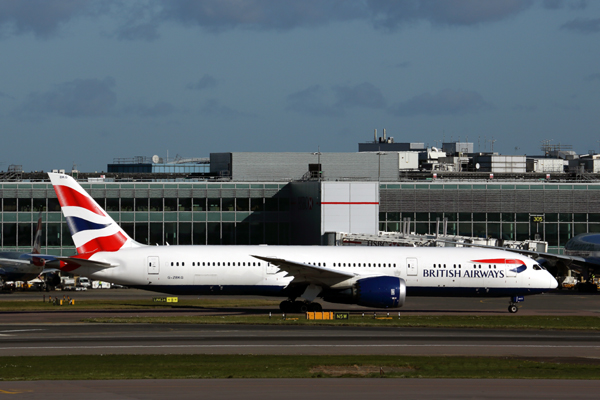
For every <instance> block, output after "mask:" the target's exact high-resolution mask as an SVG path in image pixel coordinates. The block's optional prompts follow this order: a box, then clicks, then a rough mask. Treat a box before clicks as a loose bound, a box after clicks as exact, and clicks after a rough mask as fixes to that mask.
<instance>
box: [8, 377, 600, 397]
mask: <svg viewBox="0 0 600 400" xmlns="http://www.w3.org/2000/svg"><path fill="white" fill-rule="evenodd" d="M599 388H600V384H599V383H598V381H573V380H519V379H202V380H198V379H185V380H181V379H177V380H163V379H147V380H125V381H114V380H110V381H68V382H65V381H35V382H0V398H4V397H6V398H15V399H25V400H28V399H39V398H43V399H45V400H54V399H60V400H70V399H75V400H79V399H82V398H85V399H87V400H96V399H98V400H105V399H107V398H110V399H114V400H120V399H160V400H162V399H165V398H177V399H182V400H186V399H194V400H195V399H198V398H204V399H240V398H243V399H247V400H271V399H273V400H279V399H281V398H285V399H288V400H296V399H297V400H304V399H307V398H309V399H312V400H331V399H336V398H343V399H345V400H364V399H365V398H402V399H403V400H412V399H415V400H416V399H418V400H438V399H509V398H512V399H540V400H549V399H569V400H579V399H581V400H584V399H585V400H587V399H597V398H598V389H599ZM3 395H4V396H3ZM10 395H12V396H10Z"/></svg>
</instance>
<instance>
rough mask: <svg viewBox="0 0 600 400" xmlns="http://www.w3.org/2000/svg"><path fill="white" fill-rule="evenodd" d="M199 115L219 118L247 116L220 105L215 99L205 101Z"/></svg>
mask: <svg viewBox="0 0 600 400" xmlns="http://www.w3.org/2000/svg"><path fill="white" fill-rule="evenodd" d="M200 115H204V116H208V117H220V118H237V117H245V116H248V115H247V114H245V113H243V112H240V111H236V110H234V109H233V108H230V107H227V106H224V105H221V104H220V102H219V100H217V99H208V100H206V102H205V103H204V105H203V106H202V107H201V108H200Z"/></svg>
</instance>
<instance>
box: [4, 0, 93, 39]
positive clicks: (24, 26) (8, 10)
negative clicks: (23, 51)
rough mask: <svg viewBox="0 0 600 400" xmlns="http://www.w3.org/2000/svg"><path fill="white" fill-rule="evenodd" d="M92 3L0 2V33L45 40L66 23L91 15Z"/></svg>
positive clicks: (80, 0) (85, 0)
mask: <svg viewBox="0 0 600 400" xmlns="http://www.w3.org/2000/svg"><path fill="white" fill-rule="evenodd" d="M92 3H93V1H92V0H51V1H48V0H26V1H22V0H0V29H1V30H3V31H7V32H9V33H15V34H25V33H33V34H34V35H35V36H36V37H38V38H42V37H49V36H52V35H54V34H55V33H56V32H57V30H58V29H59V27H60V26H61V25H63V24H65V23H67V22H69V21H70V20H72V19H74V18H76V17H79V16H81V15H90V14H93V13H94V12H95V11H94V8H95V7H93V4H92Z"/></svg>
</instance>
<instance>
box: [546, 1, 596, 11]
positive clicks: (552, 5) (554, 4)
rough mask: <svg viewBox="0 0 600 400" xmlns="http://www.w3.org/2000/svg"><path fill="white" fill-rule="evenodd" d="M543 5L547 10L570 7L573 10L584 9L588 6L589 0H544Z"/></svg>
mask: <svg viewBox="0 0 600 400" xmlns="http://www.w3.org/2000/svg"><path fill="white" fill-rule="evenodd" d="M542 6H543V7H544V8H545V9H547V10H561V9H563V8H565V7H569V8H570V9H572V10H582V9H585V8H587V6H588V1H587V0H570V1H567V0H543V1H542Z"/></svg>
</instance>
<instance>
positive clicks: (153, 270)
mask: <svg viewBox="0 0 600 400" xmlns="http://www.w3.org/2000/svg"><path fill="white" fill-rule="evenodd" d="M147 265H148V275H156V274H158V273H159V272H160V263H159V260H158V257H156V256H149V257H148V262H147Z"/></svg>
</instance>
